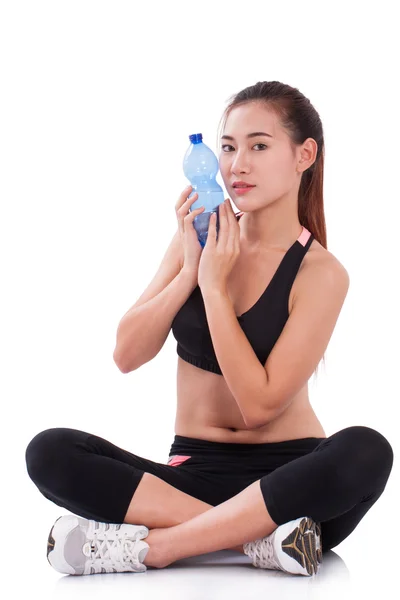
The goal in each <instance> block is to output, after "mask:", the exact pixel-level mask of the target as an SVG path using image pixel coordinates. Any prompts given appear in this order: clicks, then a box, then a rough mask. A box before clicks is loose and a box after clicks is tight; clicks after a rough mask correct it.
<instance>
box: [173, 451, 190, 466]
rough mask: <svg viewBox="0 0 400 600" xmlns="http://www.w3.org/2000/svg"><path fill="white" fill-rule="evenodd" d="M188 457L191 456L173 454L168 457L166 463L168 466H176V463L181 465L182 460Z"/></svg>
mask: <svg viewBox="0 0 400 600" xmlns="http://www.w3.org/2000/svg"><path fill="white" fill-rule="evenodd" d="M189 458H192V457H191V456H183V455H179V454H175V456H171V457H170V459H169V461H168V465H169V466H170V467H177V466H178V465H181V464H182V463H183V462H185V460H188V459H189Z"/></svg>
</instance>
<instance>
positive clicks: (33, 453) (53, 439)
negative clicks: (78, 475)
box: [25, 427, 72, 482]
mask: <svg viewBox="0 0 400 600" xmlns="http://www.w3.org/2000/svg"><path fill="white" fill-rule="evenodd" d="M71 431H72V430H70V429H68V428H64V427H53V428H51V429H45V430H44V431H41V432H40V433H38V434H37V435H35V437H34V438H32V440H31V441H30V442H29V444H28V446H27V448H26V450H25V462H26V467H27V471H28V474H29V477H30V478H31V479H32V480H33V481H35V482H36V481H39V480H40V478H41V476H42V475H43V473H45V472H48V471H49V470H51V469H52V468H57V465H58V464H59V457H60V453H64V452H65V442H66V440H67V439H68V432H71Z"/></svg>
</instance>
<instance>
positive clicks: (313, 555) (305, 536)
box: [278, 517, 322, 576]
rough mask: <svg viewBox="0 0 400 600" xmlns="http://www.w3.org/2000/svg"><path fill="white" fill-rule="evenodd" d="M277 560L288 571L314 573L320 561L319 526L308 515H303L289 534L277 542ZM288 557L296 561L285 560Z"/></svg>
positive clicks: (305, 573) (301, 573)
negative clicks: (294, 562) (294, 563)
mask: <svg viewBox="0 0 400 600" xmlns="http://www.w3.org/2000/svg"><path fill="white" fill-rule="evenodd" d="M278 548H279V560H280V562H281V564H282V568H283V569H284V570H285V571H287V572H288V573H292V574H300V575H310V576H311V575H315V574H316V573H317V572H318V568H319V565H320V564H321V563H322V547H321V526H320V524H319V523H316V522H315V521H314V520H313V519H311V518H309V517H303V518H302V519H301V521H300V522H299V523H298V524H297V526H296V527H295V528H294V529H293V530H292V531H291V532H290V533H289V535H288V536H287V537H286V538H285V539H283V540H281V541H280V542H278ZM286 556H287V557H290V558H291V559H292V560H294V561H296V563H297V565H293V562H292V561H289V560H287V558H286Z"/></svg>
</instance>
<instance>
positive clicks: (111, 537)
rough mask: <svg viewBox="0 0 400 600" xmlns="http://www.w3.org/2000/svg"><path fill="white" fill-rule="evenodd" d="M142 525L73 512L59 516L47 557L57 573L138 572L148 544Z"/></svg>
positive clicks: (54, 526) (141, 566) (50, 536)
mask: <svg viewBox="0 0 400 600" xmlns="http://www.w3.org/2000/svg"><path fill="white" fill-rule="evenodd" d="M148 533H149V530H148V529H147V527H145V526H144V525H130V524H127V523H123V524H117V523H102V522H99V521H94V520H89V519H84V518H83V517H78V516H76V515H64V516H62V517H59V518H58V519H57V520H56V522H55V523H54V525H53V527H52V528H51V531H50V534H49V537H48V541H47V560H48V561H49V563H50V565H51V566H52V567H54V569H56V571H59V572H60V573H67V574H69V575H93V574H95V573H120V572H125V571H131V572H134V573H141V572H144V571H146V570H147V567H146V566H145V565H144V564H143V560H144V559H145V557H146V554H147V553H148V551H149V546H148V544H147V543H146V542H144V541H143V538H145V537H147V536H148Z"/></svg>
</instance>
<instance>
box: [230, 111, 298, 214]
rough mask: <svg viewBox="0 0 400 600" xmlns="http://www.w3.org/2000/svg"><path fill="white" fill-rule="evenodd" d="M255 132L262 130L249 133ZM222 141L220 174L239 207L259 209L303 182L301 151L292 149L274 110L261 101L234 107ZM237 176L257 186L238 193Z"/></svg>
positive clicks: (238, 178)
mask: <svg viewBox="0 0 400 600" xmlns="http://www.w3.org/2000/svg"><path fill="white" fill-rule="evenodd" d="M255 132H259V134H258V135H257V136H253V137H248V135H249V134H253V133H255ZM260 132H263V133H266V134H269V136H272V137H269V136H265V135H261V133H260ZM224 136H230V137H232V138H234V139H233V140H232V139H226V138H224ZM220 145H221V150H220V154H219V168H220V171H221V176H222V179H223V181H224V185H225V187H226V190H227V192H228V195H229V197H230V198H231V199H232V200H233V202H234V203H235V204H236V205H237V206H238V208H239V209H241V210H244V211H247V210H256V209H258V208H261V207H263V206H265V205H266V204H270V203H271V202H273V201H274V200H276V199H278V198H280V197H281V196H283V195H285V194H287V193H288V192H289V191H290V190H291V189H292V188H293V187H294V186H299V185H300V173H298V172H296V165H297V161H298V152H297V150H296V152H295V153H293V150H292V147H291V146H290V143H289V137H288V135H287V133H286V132H285V131H284V130H283V129H282V127H281V126H280V124H279V121H278V118H277V116H276V115H275V113H273V112H272V111H269V110H268V109H266V108H265V107H263V106H261V105H260V104H259V103H258V104H257V103H253V102H252V103H248V104H245V105H243V106H237V107H235V108H234V109H232V111H231V112H230V113H229V116H228V118H227V120H226V124H225V128H224V131H223V132H222V136H221V139H220ZM238 180H241V181H245V182H246V183H248V184H253V185H255V186H256V187H254V188H252V189H251V190H250V191H249V192H247V193H246V194H243V195H238V194H237V193H236V192H235V188H233V187H232V184H233V182H234V181H238Z"/></svg>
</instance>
